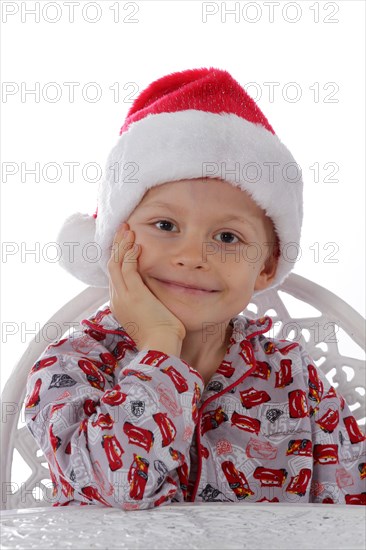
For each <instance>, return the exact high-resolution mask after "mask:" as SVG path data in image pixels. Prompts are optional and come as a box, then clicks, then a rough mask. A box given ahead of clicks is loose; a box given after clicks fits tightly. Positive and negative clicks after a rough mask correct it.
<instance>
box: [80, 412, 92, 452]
mask: <svg viewBox="0 0 366 550" xmlns="http://www.w3.org/2000/svg"><path fill="white" fill-rule="evenodd" d="M88 422H89V419H88V418H84V419H83V420H82V421H81V422H80V424H79V431H78V435H80V434H81V433H83V434H84V437H85V445H86V448H87V450H88V451H90V449H89V446H88Z"/></svg>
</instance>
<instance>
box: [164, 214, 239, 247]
mask: <svg viewBox="0 0 366 550" xmlns="http://www.w3.org/2000/svg"><path fill="white" fill-rule="evenodd" d="M157 224H162V225H165V226H166V225H168V226H174V227H175V225H174V223H172V222H170V221H168V220H159V221H157V222H155V223H154V225H157ZM165 230H167V231H169V229H163V231H165ZM218 235H225V237H224V238H225V239H226V238H229V239H232V238H233V237H234V238H235V239H238V241H237V242H233V241H232V240H229V241H227V240H221V239H220V242H221V243H222V244H238V242H239V241H241V242H243V241H242V240H241V239H240V238H239V237H237V236H236V235H234V233H231V232H229V231H221V232H220V233H218ZM228 236H229V237H228Z"/></svg>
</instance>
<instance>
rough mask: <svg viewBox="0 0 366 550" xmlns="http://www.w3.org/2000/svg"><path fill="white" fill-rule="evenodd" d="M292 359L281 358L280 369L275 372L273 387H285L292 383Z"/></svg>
mask: <svg viewBox="0 0 366 550" xmlns="http://www.w3.org/2000/svg"><path fill="white" fill-rule="evenodd" d="M292 382H293V378H292V361H291V359H282V360H281V362H280V370H279V371H278V372H276V383H275V388H285V387H286V386H289V385H290V384H292Z"/></svg>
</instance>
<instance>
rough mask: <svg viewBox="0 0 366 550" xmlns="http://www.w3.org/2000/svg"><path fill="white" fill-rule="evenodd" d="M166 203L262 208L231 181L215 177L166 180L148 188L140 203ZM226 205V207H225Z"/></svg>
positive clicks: (235, 208)
mask: <svg viewBox="0 0 366 550" xmlns="http://www.w3.org/2000/svg"><path fill="white" fill-rule="evenodd" d="M155 201H156V202H159V201H161V202H164V203H166V204H171V205H172V206H173V205H175V204H184V203H185V202H187V203H189V202H195V201H201V202H202V201H205V203H206V204H207V203H209V202H211V203H215V204H216V205H217V201H219V203H220V208H221V210H224V209H225V213H226V211H228V212H227V213H230V210H232V209H234V211H236V212H237V211H238V210H240V209H241V207H244V206H246V207H247V209H249V208H251V209H252V210H258V213H259V210H262V209H261V208H260V207H259V206H258V205H257V203H255V202H254V200H253V199H252V198H251V197H250V195H249V193H247V192H246V191H244V190H242V189H240V188H239V187H235V186H234V185H232V184H231V183H229V182H226V181H224V180H219V179H214V178H196V179H189V180H177V181H171V182H166V183H163V184H160V185H157V186H155V187H153V188H151V189H148V190H147V192H146V193H145V195H144V196H143V198H142V199H141V201H140V204H141V205H142V204H143V205H147V204H150V203H151V204H152V203H154V202H155ZM225 207H226V208H225Z"/></svg>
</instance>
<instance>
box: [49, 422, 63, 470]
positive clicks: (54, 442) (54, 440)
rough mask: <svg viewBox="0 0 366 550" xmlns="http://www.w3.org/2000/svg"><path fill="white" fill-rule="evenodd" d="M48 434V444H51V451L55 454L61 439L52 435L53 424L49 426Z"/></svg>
mask: <svg viewBox="0 0 366 550" xmlns="http://www.w3.org/2000/svg"><path fill="white" fill-rule="evenodd" d="M48 434H49V437H50V443H51V447H52V450H53V452H54V453H56V451H57V449H58V448H59V447H60V445H61V438H60V437H59V436H58V435H55V434H54V433H53V424H50V427H49V430H48ZM61 473H62V472H61Z"/></svg>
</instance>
